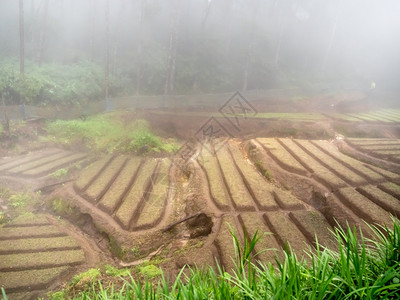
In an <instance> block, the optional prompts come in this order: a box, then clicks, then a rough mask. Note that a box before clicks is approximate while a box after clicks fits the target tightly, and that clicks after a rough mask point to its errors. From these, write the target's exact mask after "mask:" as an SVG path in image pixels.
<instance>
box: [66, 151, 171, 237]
mask: <svg viewBox="0 0 400 300" xmlns="http://www.w3.org/2000/svg"><path fill="white" fill-rule="evenodd" d="M170 166H171V161H170V160H168V159H155V158H147V159H144V158H143V159H141V158H138V157H132V158H129V157H126V156H106V157H104V158H103V159H100V160H98V161H97V162H95V163H94V164H92V165H91V166H89V167H88V168H87V169H86V170H84V171H83V172H82V173H81V175H80V177H79V178H78V179H77V180H76V182H75V184H74V189H75V191H76V193H78V194H79V195H80V196H81V197H82V198H84V199H85V200H86V201H87V202H88V203H89V204H90V205H91V206H92V208H93V211H94V212H95V211H98V210H102V211H104V212H105V213H106V214H108V215H109V216H110V217H111V218H112V219H114V220H115V221H116V222H117V223H118V224H119V225H120V227H121V228H122V229H124V230H128V231H135V230H140V229H147V228H151V227H154V226H156V225H157V224H158V223H159V222H160V220H161V219H162V218H163V216H164V213H165V208H166V203H167V197H168V192H169V169H170Z"/></svg>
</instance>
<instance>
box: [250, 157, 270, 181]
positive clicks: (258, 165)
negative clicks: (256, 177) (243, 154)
mask: <svg viewBox="0 0 400 300" xmlns="http://www.w3.org/2000/svg"><path fill="white" fill-rule="evenodd" d="M254 164H255V166H256V168H257V169H258V171H260V173H261V174H262V175H263V176H264V177H265V178H267V179H268V181H271V180H272V175H271V172H270V171H269V170H268V169H266V168H264V165H263V163H262V161H261V160H257V161H256V162H255V163H254Z"/></svg>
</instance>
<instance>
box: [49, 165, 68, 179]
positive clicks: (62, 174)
mask: <svg viewBox="0 0 400 300" xmlns="http://www.w3.org/2000/svg"><path fill="white" fill-rule="evenodd" d="M67 174H68V169H65V168H62V169H58V170H57V171H54V172H53V173H51V174H50V176H52V177H54V178H56V179H61V178H63V177H65V176H66V175H67Z"/></svg>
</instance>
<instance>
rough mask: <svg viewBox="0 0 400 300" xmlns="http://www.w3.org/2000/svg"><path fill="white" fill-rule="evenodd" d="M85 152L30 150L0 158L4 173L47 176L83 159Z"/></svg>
mask: <svg viewBox="0 0 400 300" xmlns="http://www.w3.org/2000/svg"><path fill="white" fill-rule="evenodd" d="M86 157H87V154H85V153H76V152H71V151H65V150H61V149H46V150H40V151H35V152H30V153H28V154H26V155H23V156H19V157H16V158H15V157H6V158H2V159H0V172H1V174H2V175H9V176H18V177H27V178H29V177H33V178H38V177H45V176H48V175H49V174H51V173H52V172H54V171H57V170H59V169H61V168H68V167H70V166H71V165H73V164H76V163H79V162H81V161H83V160H84V159H85V158H86Z"/></svg>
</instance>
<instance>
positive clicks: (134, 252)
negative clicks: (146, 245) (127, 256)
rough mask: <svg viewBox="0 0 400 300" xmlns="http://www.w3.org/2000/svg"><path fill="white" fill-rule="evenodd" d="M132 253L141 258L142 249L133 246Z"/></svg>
mask: <svg viewBox="0 0 400 300" xmlns="http://www.w3.org/2000/svg"><path fill="white" fill-rule="evenodd" d="M131 252H132V253H133V255H134V256H135V257H140V248H139V247H138V246H133V247H132V248H131Z"/></svg>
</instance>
